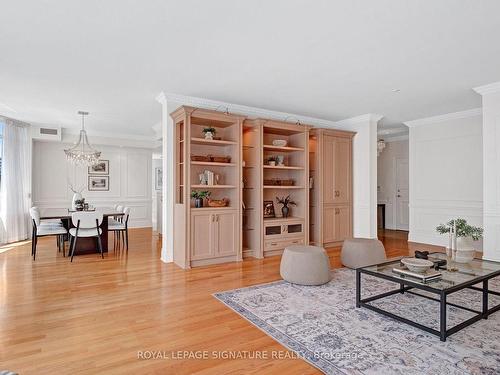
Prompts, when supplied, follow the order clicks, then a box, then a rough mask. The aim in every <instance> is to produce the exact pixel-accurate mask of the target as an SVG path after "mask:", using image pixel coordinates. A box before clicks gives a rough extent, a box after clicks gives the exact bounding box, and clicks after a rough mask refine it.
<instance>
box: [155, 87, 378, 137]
mask: <svg viewBox="0 0 500 375" xmlns="http://www.w3.org/2000/svg"><path fill="white" fill-rule="evenodd" d="M156 100H157V101H158V102H159V103H161V104H166V103H167V102H174V103H179V104H181V105H187V106H192V107H198V108H206V109H214V110H216V109H220V108H224V109H227V110H228V111H229V112H230V113H236V114H242V115H246V116H248V117H252V118H267V119H271V120H279V121H286V120H287V119H289V120H293V121H294V122H296V121H297V120H298V121H300V122H301V123H302V124H306V125H312V126H314V127H322V128H332V129H342V128H343V127H345V126H348V125H352V124H353V123H361V122H367V121H379V120H380V119H381V118H382V117H383V116H381V115H377V114H366V115H362V116H358V117H354V118H349V119H346V120H342V121H331V120H325V119H320V118H317V117H309V116H302V115H298V114H295V113H287V112H279V111H272V110H268V109H263V108H258V107H249V106H246V105H241V104H234V103H228V102H221V101H218V100H211V99H205V98H199V97H195V96H187V95H181V94H174V93H165V92H161V93H160V94H158V96H157V97H156Z"/></svg>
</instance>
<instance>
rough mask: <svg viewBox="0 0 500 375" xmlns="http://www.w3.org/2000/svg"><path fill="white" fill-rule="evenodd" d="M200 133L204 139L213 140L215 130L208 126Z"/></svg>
mask: <svg viewBox="0 0 500 375" xmlns="http://www.w3.org/2000/svg"><path fill="white" fill-rule="evenodd" d="M202 132H203V134H204V135H205V139H210V140H212V139H214V136H215V133H216V130H215V128H214V127H211V126H210V127H206V128H203V130H202Z"/></svg>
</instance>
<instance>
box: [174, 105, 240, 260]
mask: <svg viewBox="0 0 500 375" xmlns="http://www.w3.org/2000/svg"><path fill="white" fill-rule="evenodd" d="M171 117H172V119H173V120H174V123H175V139H176V153H175V166H176V171H175V186H176V194H175V211H174V217H175V224H176V228H177V229H176V230H175V236H174V262H175V263H176V264H178V265H179V266H181V267H183V268H190V267H193V266H198V265H205V264H213V263H220V262H227V261H236V260H241V258H242V255H241V246H240V230H239V228H240V212H241V193H240V184H241V154H240V142H241V134H240V132H241V128H242V124H243V120H244V117H243V116H237V115H230V114H226V113H222V112H217V111H212V110H207V109H201V108H193V107H187V106H182V107H180V108H178V109H177V110H176V111H175V112H173V113H172V114H171ZM207 127H209V128H214V129H215V131H216V132H215V135H214V137H216V138H213V139H208V138H206V137H205V136H204V133H203V129H204V128H207ZM200 159H201V160H200ZM225 161H227V162H225ZM207 174H210V176H211V178H210V179H207V178H205V177H203V176H206V175H207ZM194 191H197V192H201V191H207V192H209V194H210V198H211V199H214V200H222V199H227V200H228V204H227V206H224V207H210V206H209V205H208V200H206V199H205V200H204V206H203V207H201V208H200V207H195V204H194V200H193V199H191V193H192V192H194Z"/></svg>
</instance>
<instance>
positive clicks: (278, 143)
mask: <svg viewBox="0 0 500 375" xmlns="http://www.w3.org/2000/svg"><path fill="white" fill-rule="evenodd" d="M286 145H287V141H286V139H275V140H274V141H273V146H276V147H286Z"/></svg>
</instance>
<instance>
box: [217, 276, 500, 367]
mask: <svg viewBox="0 0 500 375" xmlns="http://www.w3.org/2000/svg"><path fill="white" fill-rule="evenodd" d="M332 276H333V279H332V281H331V282H329V283H328V284H325V285H322V286H300V285H295V284H290V283H288V282H285V281H277V282H273V283H269V284H263V285H256V286H252V287H248V288H242V289H235V290H230V291H225V292H220V293H216V294H214V297H216V298H217V299H219V300H220V301H221V302H223V303H224V304H225V305H226V306H228V307H229V308H231V309H233V310H234V311H235V312H236V313H238V314H240V315H241V316H242V317H244V318H246V319H247V320H249V321H250V322H251V323H253V324H254V325H255V326H257V327H258V328H260V329H261V330H263V331H264V332H265V333H267V334H268V335H269V336H271V337H273V338H274V339H275V340H276V341H278V342H279V343H281V344H282V345H284V346H285V347H287V348H289V349H290V350H292V351H293V352H294V354H295V355H296V357H297V358H301V359H304V360H306V361H307V362H309V363H310V364H311V365H313V366H315V367H317V368H318V369H320V370H321V371H323V372H324V373H327V374H419V375H420V374H499V373H500V312H496V313H494V314H492V315H490V317H489V318H488V320H481V321H479V322H477V323H475V324H473V325H471V326H469V327H467V328H465V329H464V330H462V331H459V332H457V333H455V334H454V335H452V336H450V337H448V339H447V341H446V342H441V341H440V340H439V337H437V336H434V335H431V334H429V333H427V332H424V331H422V330H419V329H417V328H413V327H411V326H409V325H407V324H405V323H401V322H398V321H395V320H393V319H391V318H389V317H385V316H383V315H380V314H378V313H376V312H373V311H371V310H368V309H366V308H356V307H355V273H354V271H352V270H348V269H340V270H336V271H333V272H332ZM395 287H396V284H394V283H391V282H388V281H385V280H381V279H376V278H372V277H370V276H366V275H363V296H362V297H363V298H364V297H366V296H369V295H374V294H378V293H381V292H384V291H388V290H392V289H394V288H395ZM490 289H492V290H500V280H491V281H490ZM448 301H449V302H454V303H458V304H463V305H464V306H467V307H470V308H474V309H477V310H480V309H481V293H480V292H475V291H472V290H467V291H461V292H457V293H454V294H452V295H451V296H449V297H448ZM374 303H376V304H377V306H379V307H381V308H383V309H385V310H388V311H391V312H394V313H396V314H397V315H400V316H404V317H407V318H409V319H413V320H415V321H418V322H420V323H423V324H425V325H428V326H430V327H433V328H435V329H438V326H439V303H438V302H435V301H432V300H429V299H426V298H423V297H419V296H415V295H412V294H408V293H405V294H404V295H402V294H397V295H394V296H391V297H387V298H385V299H384V300H381V301H376V302H374ZM498 303H500V299H499V298H497V297H493V296H490V306H493V304H498ZM447 313H448V328H450V327H452V326H454V325H456V324H458V323H460V322H462V321H464V320H466V319H468V318H469V317H471V316H472V315H471V313H469V312H467V311H466V310H461V309H458V308H454V307H450V306H449V307H448V311H447Z"/></svg>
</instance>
